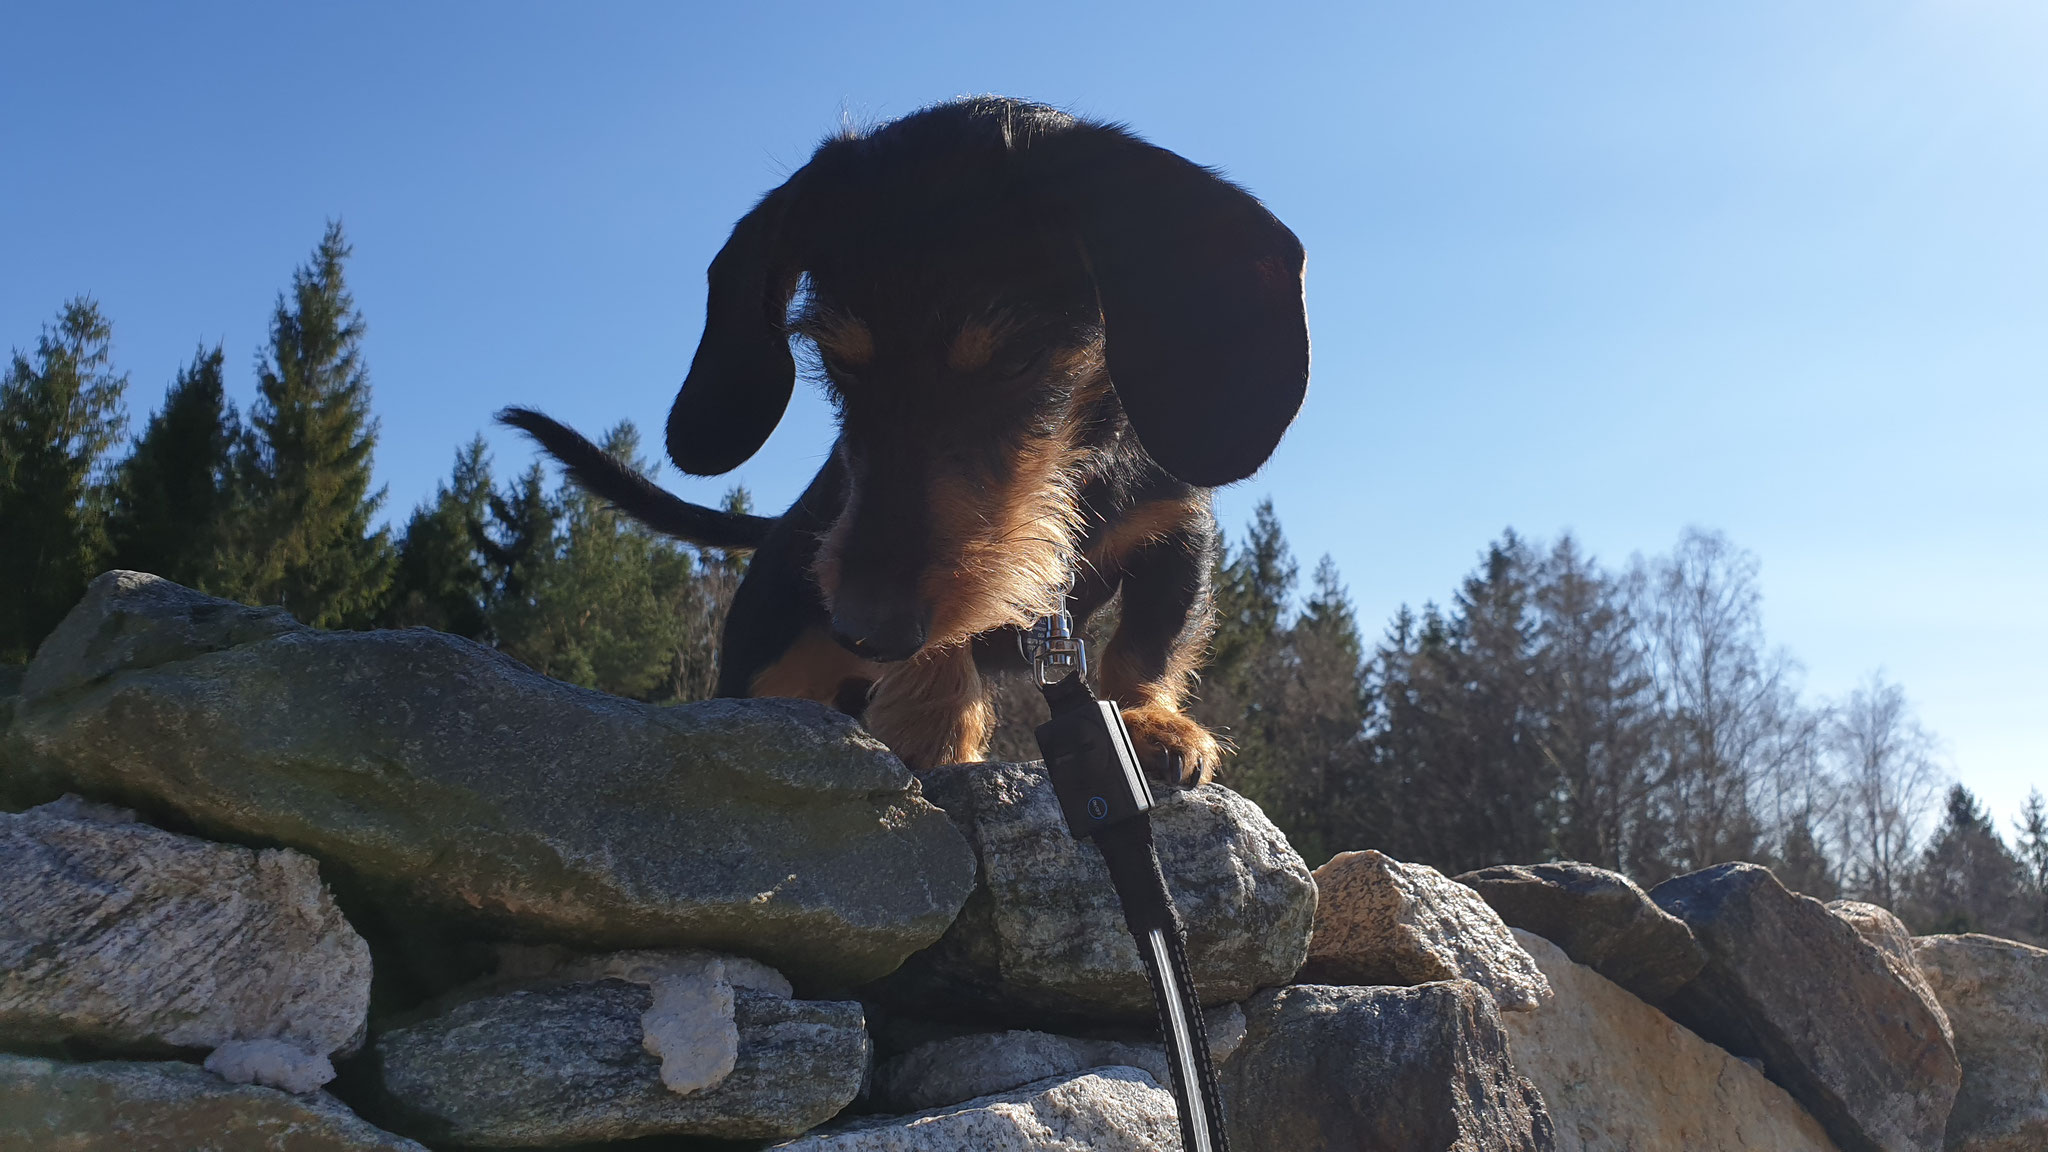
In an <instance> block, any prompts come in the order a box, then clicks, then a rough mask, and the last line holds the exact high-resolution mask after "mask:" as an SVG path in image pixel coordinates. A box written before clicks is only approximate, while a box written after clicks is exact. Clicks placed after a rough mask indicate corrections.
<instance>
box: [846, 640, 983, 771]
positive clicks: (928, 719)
mask: <svg viewBox="0 0 2048 1152" xmlns="http://www.w3.org/2000/svg"><path fill="white" fill-rule="evenodd" d="M864 722H865V723H866V724H867V728H868V731H870V732H872V733H874V734H875V736H876V737H877V738H879V739H880V740H881V741H882V743H884V744H887V745H888V746H889V750H890V751H892V752H894V753H896V755H898V756H901V757H902V758H903V762H904V764H906V765H908V766H909V767H910V770H911V771H913V772H922V771H924V770H926V769H928V768H936V767H938V766H939V765H941V764H962V763H967V762H970V761H975V760H980V759H982V758H983V757H984V756H986V755H987V754H988V741H989V736H990V735H991V734H992V733H993V732H994V731H995V709H994V708H993V707H992V706H990V704H989V701H988V690H987V687H986V686H985V685H984V684H983V683H982V680H981V673H980V671H979V670H977V669H976V668H975V666H974V650H973V649H972V648H971V647H969V646H968V645H965V644H960V645H955V646H953V647H950V648H940V649H934V648H926V649H925V650H924V651H922V652H920V653H918V654H917V655H916V656H914V657H912V658H911V659H910V660H908V661H906V662H904V663H901V664H891V665H888V666H887V671H885V672H884V673H883V675H882V679H881V680H880V681H878V682H877V683H876V684H875V690H874V693H873V695H871V696H870V697H869V699H868V710H867V715H866V717H865V718H864Z"/></svg>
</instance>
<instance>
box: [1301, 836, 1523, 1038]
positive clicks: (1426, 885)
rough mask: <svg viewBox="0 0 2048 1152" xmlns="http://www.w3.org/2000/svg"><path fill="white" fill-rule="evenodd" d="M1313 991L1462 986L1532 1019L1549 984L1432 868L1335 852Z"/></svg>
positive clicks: (1477, 905)
mask: <svg viewBox="0 0 2048 1152" xmlns="http://www.w3.org/2000/svg"><path fill="white" fill-rule="evenodd" d="M1315 877H1316V892H1317V897H1316V900H1317V903H1316V926H1315V936H1314V938H1313V939H1312V940H1311V941H1310V942H1309V950H1308V963H1307V964H1305V965H1303V966H1302V969H1301V975H1300V976H1299V977H1298V979H1300V980H1301V981H1302V982H1304V983H1311V984H1426V983H1429V982H1431V981H1435V980H1456V979H1460V978H1463V979H1466V980H1471V981H1473V982H1474V983H1476V984H1478V985H1479V986H1480V987H1482V988H1484V989H1486V990H1487V991H1488V992H1490V993H1492V994H1493V999H1494V1003H1496V1004H1498V1005H1499V1006H1500V1008H1501V1010H1502V1011H1504V1012H1531V1011H1534V1010H1535V1009H1536V1008H1537V1007H1538V1006H1539V1005H1541V1004H1542V1003H1543V1001H1545V1000H1546V999H1548V998H1549V997H1550V985H1549V984H1547V983H1545V982H1544V979H1543V973H1542V972H1541V971H1539V970H1538V969H1537V967H1536V962H1535V961H1534V960H1531V959H1529V954H1528V953H1526V952H1524V951H1522V947H1521V945H1519V944H1516V943H1515V938H1514V937H1513V936H1511V935H1509V933H1508V928H1507V925H1505V924H1503V923H1501V919H1500V916H1499V915H1498V914H1497V913H1495V912H1494V910H1493V909H1491V908H1489V907H1487V905H1486V901H1484V900H1481V899H1480V898H1479V897H1478V895H1476V894H1475V893H1474V892H1473V891H1472V890H1471V889H1470V888H1467V887H1465V886H1464V885H1462V884H1457V883H1453V882H1452V881H1450V880H1446V879H1444V875H1443V873H1441V872H1438V871H1437V870H1436V869H1434V868H1431V867H1429V866H1428V865H1426V864H1403V863H1401V862H1400V861H1398V860H1395V859H1392V858H1391V857H1388V856H1386V855H1385V854H1383V853H1380V852H1371V851H1368V852H1339V853H1338V854H1337V855H1335V856H1333V857H1331V858H1330V860H1329V862H1328V863H1326V864H1324V865H1323V866H1322V867H1321V868H1318V869H1316V872H1315Z"/></svg>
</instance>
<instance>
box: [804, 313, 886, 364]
mask: <svg viewBox="0 0 2048 1152" xmlns="http://www.w3.org/2000/svg"><path fill="white" fill-rule="evenodd" d="M804 332H805V334H806V335H808V336H809V337H810V338H811V340H812V341H813V342H814V343H816V344H817V345H818V352H819V353H820V354H821V355H823V356H824V357H825V359H826V361H827V362H829V363H833V364H843V365H845V366H846V367H849V368H859V367H861V366H863V365H865V364H868V363H870V362H872V361H873V360H874V358H875V337H874V334H873V333H872V332H869V331H868V326H867V325H866V324H864V323H862V322H861V320H860V318H859V317H855V316H848V315H845V314H844V313H829V314H827V315H824V316H819V317H817V318H816V319H814V320H812V321H810V322H809V323H807V324H806V325H805V326H804Z"/></svg>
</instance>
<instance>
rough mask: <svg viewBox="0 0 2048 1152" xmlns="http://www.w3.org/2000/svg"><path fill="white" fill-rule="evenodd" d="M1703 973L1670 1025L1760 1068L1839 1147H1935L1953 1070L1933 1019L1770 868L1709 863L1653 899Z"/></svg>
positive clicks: (1868, 1151)
mask: <svg viewBox="0 0 2048 1152" xmlns="http://www.w3.org/2000/svg"><path fill="white" fill-rule="evenodd" d="M1650 898H1651V899H1653V900H1655V901H1656V902H1657V904H1658V906H1659V907H1661V908H1663V909H1664V910H1665V911H1666V912H1669V913H1671V914H1672V915H1674V916H1677V917H1678V918H1679V919H1681V920H1684V921H1685V922H1686V924H1687V925H1688V926H1689V927H1691V928H1692V931H1693V935H1694V936H1695V937H1697V938H1698V939H1699V942H1700V944H1701V945H1702V946H1703V947H1705V948H1706V950H1707V965H1706V967H1705V968H1703V969H1701V970H1700V974H1699V976H1698V977H1696V978H1695V979H1694V980H1693V981H1692V983H1690V984H1687V985H1686V986H1685V987H1684V988H1681V989H1680V990H1679V991H1678V992H1677V994H1675V995H1674V996H1672V997H1671V998H1670V999H1668V1000H1666V1001H1665V1002H1664V1004H1663V1006H1662V1007H1663V1008H1664V1011H1665V1012H1667V1013H1668V1014H1669V1015H1670V1016H1671V1018H1672V1019H1674V1020H1676V1021H1678V1022H1679V1023H1681V1024H1683V1025H1685V1026H1686V1027H1688V1028H1690V1029H1692V1030H1693V1031H1694V1032H1697V1033H1699V1034H1700V1035H1701V1036H1702V1037H1704V1038H1705V1039H1707V1040H1710V1041H1712V1042H1714V1043H1716V1044H1719V1045H1720V1046H1721V1047H1723V1048H1726V1049H1728V1050H1729V1051H1730V1052H1733V1053H1734V1054H1736V1055H1737V1056H1754V1057H1757V1058H1758V1059H1761V1060H1762V1061H1763V1062H1764V1072H1765V1074H1766V1075H1768V1076H1769V1077H1770V1078H1771V1079H1772V1080H1774V1081H1776V1082H1777V1083H1778V1084H1779V1085H1780V1086H1782V1087H1783V1088H1784V1089H1785V1090H1786V1091H1787V1092H1790V1093H1791V1094H1792V1098H1793V1099H1795V1100H1797V1101H1799V1102H1800V1104H1802V1105H1804V1106H1805V1108H1806V1110H1807V1111H1809V1112H1811V1113H1813V1115H1814V1118H1815V1119H1817V1120H1819V1121H1820V1122H1821V1126H1822V1127H1824V1128H1826V1129H1827V1132H1828V1135H1829V1137H1831V1138H1832V1139H1833V1140H1834V1142H1835V1144H1836V1145H1837V1146H1838V1147H1840V1148H1841V1149H1842V1150H1843V1152H1931V1150H1933V1149H1936V1148H1939V1147H1940V1146H1941V1134H1942V1128H1943V1126H1944V1125H1945V1124H1946V1123H1947V1121H1948V1114H1949V1108H1950V1106H1951V1105H1952V1104H1953V1103H1954V1101H1955V1095H1956V1083H1957V1081H1958V1080H1959V1079H1960V1078H1961V1070H1960V1068H1959V1067H1958V1065H1957V1064H1956V1057H1955V1049H1954V1048H1953V1047H1952V1046H1951V1045H1950V1043H1949V1040H1948V1038H1947V1037H1946V1036H1945V1035H1943V1033H1942V1030H1941V1023H1940V1021H1939V1020H1938V1019H1937V1018H1936V1017H1935V1015H1934V1013H1932V1012H1930V1011H1928V1008H1927V1006H1926V1005H1925V1004H1923V1003H1922V1002H1921V1000H1920V998H1919V997H1918V996H1917V995H1915V994H1914V992H1913V990H1912V989H1911V988H1908V987H1907V986H1906V984H1905V982H1904V981H1902V980H1900V979H1899V977H1898V974H1897V973H1895V972H1893V971H1892V967H1891V965H1890V964H1889V963H1888V962H1887V961H1886V959H1885V956H1884V954H1883V953H1882V952H1880V951H1878V949H1877V948H1876V946H1874V945H1872V944H1871V943H1869V942H1868V941H1866V940H1864V939H1863V937H1862V936H1860V935H1858V934H1857V932H1856V929H1854V928H1852V927H1851V926H1850V925H1849V924H1848V922H1846V921H1844V920H1843V919H1842V918H1840V917H1838V916H1836V915H1834V914H1833V913H1831V912H1829V911H1828V910H1827V908H1826V906H1825V905H1823V904H1822V903H1821V902H1820V901H1818V900H1815V899H1813V898H1812V897H1809V896H1801V895H1798V894H1796V893H1793V892H1788V891H1786V889H1785V886H1784V885H1782V884H1780V883H1778V879H1777V877H1775V876H1773V875H1771V872H1770V869H1768V868H1762V867H1759V866H1757V865H1755V864H1717V865H1715V866H1714V867H1712V868H1704V869H1701V870H1700V871H1698V872H1692V873H1688V874H1687V875H1684V876H1679V877H1676V878H1674V879H1670V880H1666V881H1665V882H1664V883H1662V884H1659V885H1658V886H1657V887H1656V888H1654V889H1652V890H1651V892H1650Z"/></svg>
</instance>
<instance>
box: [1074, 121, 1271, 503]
mask: <svg viewBox="0 0 2048 1152" xmlns="http://www.w3.org/2000/svg"><path fill="white" fill-rule="evenodd" d="M1040 149H1043V150H1044V151H1045V153H1047V154H1049V157H1048V158H1050V159H1052V160H1053V164H1052V165H1051V172H1050V173H1049V178H1050V186H1049V187H1048V189H1047V191H1048V192H1049V193H1050V195H1051V196H1052V197H1054V198H1055V199H1056V200H1058V201H1059V202H1061V203H1062V204H1063V206H1064V208H1065V211H1066V214H1067V215H1068V217H1069V218H1070V220H1071V222H1072V224H1073V225H1074V227H1075V228H1076V229H1077V230H1078V232H1079V233H1080V236H1081V242H1082V245H1083V246H1084V248H1085V249H1086V251H1087V255H1088V261H1089V266H1090V269H1091V271H1092V272H1093V274H1094V277H1095V287H1096V292H1097V294H1098V295H1099V297H1100V299H1101V302H1102V318H1103V340H1104V344H1105V351H1106V353H1107V356H1108V363H1109V377H1110V380H1111V382H1112V383H1113V384H1114V385H1115V387H1116V394H1117V399H1118V401H1119V402H1121V403H1122V405H1123V408H1124V413H1125V415H1126V416H1128V417H1129V418H1130V422H1131V428H1132V430H1133V431H1135V432H1136V433H1137V436H1138V441H1139V443H1141V444H1143V445H1144V446H1145V450H1146V452H1147V453H1149V454H1150V455H1151V457H1152V459H1153V460H1154V461H1156V462H1157V463H1158V464H1159V466H1160V467H1161V468H1164V469H1166V470H1167V471H1168V472H1170V473H1172V474H1173V475H1174V476H1176V477H1178V478H1179V479H1181V480H1183V481H1185V482H1186V483H1189V484H1192V485H1195V486H1196V487H1199V488H1215V487H1219V486H1221V485H1224V484H1231V483H1234V482H1236V481H1239V480H1242V479H1244V478H1245V477H1247V476H1250V475H1251V474H1252V473H1253V472H1256V471H1258V469H1259V466H1260V465H1261V464H1264V463H1265V462H1266V458H1267V457H1269V456H1271V455H1272V454H1273V449H1274V448H1275V447H1277V446H1278V445H1279V443H1280V437H1281V434H1282V433H1284V432H1286V431H1287V426H1288V425H1289V424H1290V423H1292V422H1293V420H1294V415H1295V413H1296V412H1297V411H1299V410H1300V408H1301V400H1302V397H1303V396H1304V395H1305V394H1306V393H1307V391H1308V314H1307V312H1306V310H1305V309H1304V307H1303V304H1302V250H1301V241H1299V240H1297V239H1296V238H1295V236H1294V233H1293V232H1291V231H1289V230H1288V228H1287V226H1286V225H1285V224H1282V223H1281V222H1280V221H1279V220H1277V219H1275V218H1274V216H1273V214H1272V213H1271V212H1268V211H1266V208H1265V206H1264V205H1262V204H1260V203H1259V202H1258V201H1257V200H1256V199H1254V198H1253V197H1252V195H1251V194H1250V193H1249V192H1246V191H1245V190H1244V189H1242V188H1239V187H1238V186H1237V185H1235V184H1232V183H1231V182H1230V181H1228V180H1225V179H1224V178H1222V177H1221V176H1218V175H1217V174H1215V173H1214V172H1211V171H1209V170H1208V169H1206V168H1203V167H1200V166H1199V165H1196V164H1192V163H1190V162H1188V161H1187V160H1184V159H1182V158H1181V157H1179V156H1176V155H1174V154H1173V153H1171V152H1168V151H1166V150H1165V149H1163V148H1155V147H1153V146H1152V145H1149V144H1146V143H1144V142H1143V141H1141V140H1138V139H1136V138H1134V137H1132V136H1130V135H1128V134H1126V133H1124V132H1122V131H1120V130H1118V129H1114V128H1106V127H1096V126H1089V127H1083V128H1079V129H1077V130H1074V131H1071V132H1068V133H1061V134H1059V135H1056V136H1052V137H1050V138H1043V139H1041V140H1039V141H1036V142H1034V147H1033V151H1034V152H1037V151H1039V150H1040Z"/></svg>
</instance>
